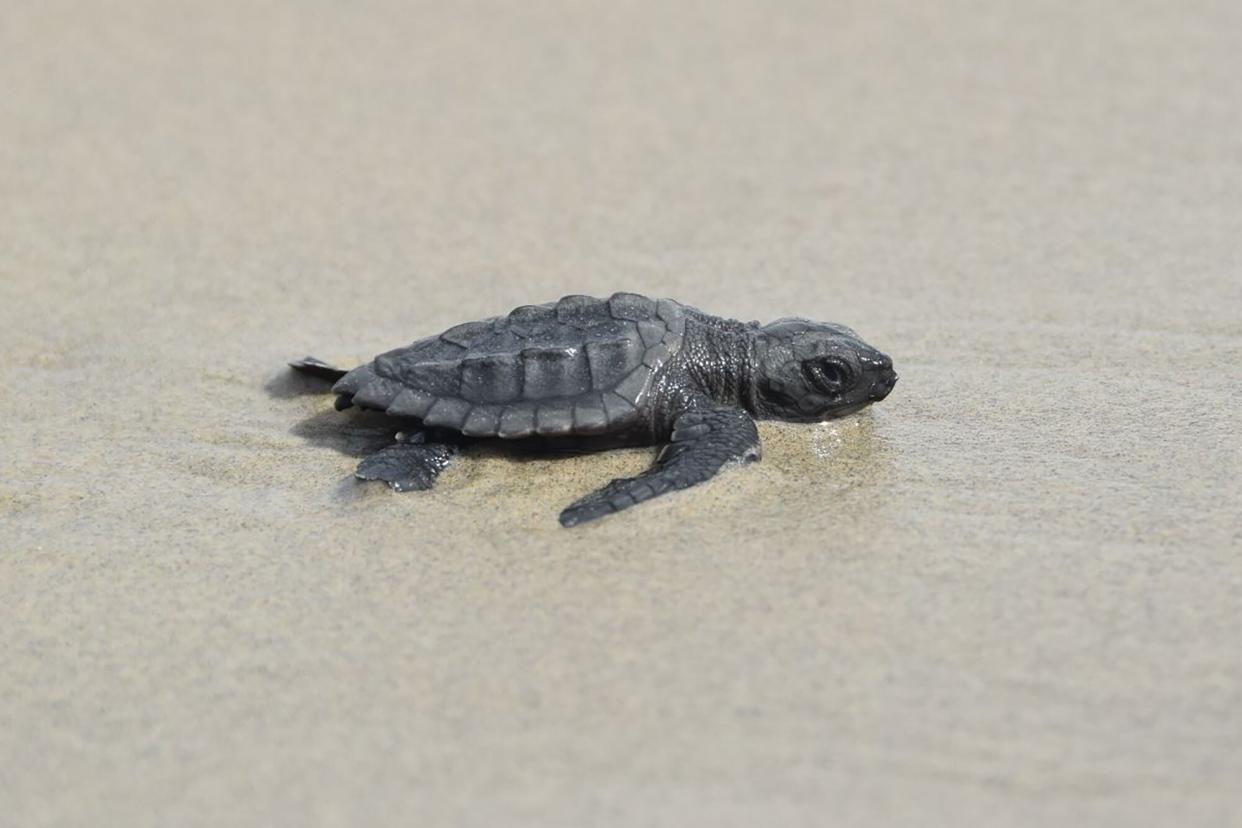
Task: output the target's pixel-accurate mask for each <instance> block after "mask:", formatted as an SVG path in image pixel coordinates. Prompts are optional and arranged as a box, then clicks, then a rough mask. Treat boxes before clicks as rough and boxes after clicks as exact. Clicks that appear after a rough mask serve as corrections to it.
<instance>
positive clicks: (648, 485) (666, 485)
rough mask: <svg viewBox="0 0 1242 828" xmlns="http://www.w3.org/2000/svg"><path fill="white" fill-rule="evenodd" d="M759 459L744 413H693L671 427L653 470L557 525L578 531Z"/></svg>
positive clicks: (708, 408) (711, 408)
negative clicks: (727, 468)
mask: <svg viewBox="0 0 1242 828" xmlns="http://www.w3.org/2000/svg"><path fill="white" fill-rule="evenodd" d="M759 454H760V450H759V431H758V429H756V428H755V421H754V420H753V419H751V417H750V415H749V414H747V413H746V412H745V411H743V410H741V409H740V408H731V407H728V406H719V405H715V404H703V405H700V406H697V407H694V408H691V409H689V410H687V411H685V412H683V413H682V414H680V415H679V416H678V417H677V419H676V420H674V421H673V434H672V437H671V438H670V441H669V443H668V445H666V446H665V447H664V449H663V450H662V451H661V452H660V456H659V458H658V459H657V460H656V464H655V465H654V466H652V467H651V468H650V469H648V470H647V471H645V472H643V473H642V474H640V475H638V476H637V477H629V478H620V479H617V480H614V481H612V482H611V483H609V484H608V485H607V486H604V487H603V488H602V489H600V490H599V491H596V492H593V493H591V494H589V495H587V496H586V497H584V498H582V499H581V500H578V501H577V502H575V503H573V504H571V505H570V506H569V507H567V508H566V509H565V511H563V512H561V525H562V526H577V525H578V524H579V523H586V522H587V521H589V520H595V519H596V518H599V517H603V516H604V515H608V514H612V513H613V512H620V511H621V510H622V509H628V508H629V507H631V506H633V505H634V504H636V503H641V502H642V501H644V500H650V499H651V498H653V497H657V496H659V495H662V494H665V493H666V492H671V491H675V490H677V489H685V488H688V487H690V486H693V485H695V484H696V483H702V482H703V481H705V480H709V479H711V478H712V477H715V476H716V474H717V473H718V472H719V471H720V470H721V469H723V468H724V467H725V466H726V465H728V464H729V463H735V462H746V461H751V460H758V459H759Z"/></svg>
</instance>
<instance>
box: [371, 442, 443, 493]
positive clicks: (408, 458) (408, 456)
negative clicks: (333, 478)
mask: <svg viewBox="0 0 1242 828" xmlns="http://www.w3.org/2000/svg"><path fill="white" fill-rule="evenodd" d="M456 454H457V447H456V446H451V445H448V444H446V443H422V442H418V443H397V444H395V445H391V446H389V447H388V448H384V449H380V450H379V451H377V452H376V453H375V454H372V455H371V456H369V457H367V458H366V459H364V460H363V461H362V462H361V463H359V464H358V470H357V471H355V472H354V476H355V477H357V478H358V479H359V480H382V481H384V482H385V483H387V484H388V486H389V488H391V489H392V490H393V491H397V492H412V491H421V490H425V489H430V488H431V487H432V486H434V485H435V483H436V478H437V477H439V476H440V473H441V472H443V471H444V470H445V469H447V468H448V467H449V463H451V462H452V461H453V456H454V455H456Z"/></svg>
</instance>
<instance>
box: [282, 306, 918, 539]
mask: <svg viewBox="0 0 1242 828" xmlns="http://www.w3.org/2000/svg"><path fill="white" fill-rule="evenodd" d="M291 365H292V366H293V367H294V368H296V369H298V370H299V371H302V372H304V373H307V374H311V375H314V376H319V377H323V378H326V379H331V380H335V381H336V384H335V385H334V386H333V388H332V390H333V392H334V393H336V395H337V400H336V406H337V408H338V409H344V408H348V407H349V406H351V405H357V406H359V407H361V408H366V409H374V410H377V411H383V412H386V413H387V414H389V415H391V416H393V417H398V418H403V419H405V420H408V421H410V422H412V423H413V424H414V426H413V429H412V430H410V431H409V432H408V436H403V437H402V439H401V441H400V442H398V443H396V444H395V445H392V446H389V447H388V448H386V449H383V450H381V451H380V452H378V453H376V454H373V455H371V456H370V457H367V458H366V459H365V460H363V461H362V463H361V464H360V465H359V466H358V471H357V476H358V477H360V478H362V479H363V480H383V481H385V482H386V483H388V484H389V485H390V486H391V487H392V488H394V489H397V490H399V491H403V490H408V489H429V488H431V486H432V485H434V483H435V480H436V477H437V476H438V475H439V474H440V472H442V471H443V470H444V469H445V468H446V467H447V466H448V464H449V462H450V461H451V459H452V457H453V455H454V453H455V451H456V447H457V446H459V445H461V444H462V443H463V442H467V441H469V440H472V439H489V438H499V439H502V440H519V439H534V440H541V441H545V442H547V441H551V442H556V443H565V444H570V443H572V444H573V445H574V446H575V447H576V448H587V449H590V448H604V447H615V446H619V445H655V444H665V445H664V449H663V450H662V451H661V452H660V455H659V458H658V459H657V461H656V465H655V466H653V467H652V468H651V469H649V470H647V471H645V472H643V473H642V474H640V475H638V476H637V477H633V478H629V479H622V480H614V481H612V482H611V483H609V484H608V485H607V486H604V487H603V488H602V489H600V490H599V491H597V492H595V493H593V494H590V495H587V496H586V497H584V498H582V499H581V500H579V501H577V502H576V503H573V504H571V505H570V506H569V507H568V508H566V509H565V510H564V511H563V512H561V523H562V524H563V525H565V526H574V525H576V524H578V523H582V522H584V521H588V520H593V519H594V518H597V517H601V516H602V515H606V514H609V513H611V512H618V511H621V510H622V509H626V508H628V507H630V506H633V505H634V504H635V503H639V502H641V501H644V500H648V499H650V498H652V497H655V496H656V495H660V494H664V493H665V492H669V491H673V490H674V489H684V488H686V487H688V486H693V485H694V484H696V483H701V482H703V481H704V480H707V479H709V478H711V477H713V476H714V475H715V474H716V473H717V472H719V471H720V470H721V469H722V468H723V467H724V466H726V465H728V464H729V463H732V462H737V461H745V460H757V459H759V433H758V431H757V430H756V428H755V418H759V419H775V420H789V421H794V422H818V421H820V420H825V419H828V418H831V417H839V416H843V415H845V414H850V413H853V412H855V411H858V410H859V409H861V408H863V407H864V406H866V405H869V404H870V403H872V402H875V401H877V400H882V399H884V398H885V397H886V396H887V395H888V393H889V392H890V391H891V390H892V389H893V385H894V383H896V382H897V375H896V374H895V373H894V372H893V364H892V361H891V360H890V359H889V358H888V357H887V356H885V355H884V354H882V353H880V352H879V351H877V350H875V349H874V348H872V347H870V346H869V345H867V344H866V343H864V342H863V341H862V340H861V339H859V338H858V335H857V334H856V333H854V331H852V330H850V329H849V328H846V327H843V326H841V325H831V324H826V323H821V322H810V321H807V320H805V319H780V320H778V321H776V322H773V323H771V324H769V325H763V326H760V325H759V323H758V322H750V323H742V322H737V321H734V320H732V319H720V318H718V317H715V316H710V315H708V314H706V313H703V312H702V311H699V310H696V309H694V308H691V307H688V306H686V305H682V304H679V303H677V302H674V301H673V300H671V299H658V300H657V299H648V298H647V297H645V296H639V295H637V294H634V293H616V294H613V295H612V296H611V297H609V298H608V299H595V298H592V297H590V296H566V297H565V298H563V299H561V300H560V301H559V302H555V303H548V304H545V305H524V306H523V307H520V308H517V309H516V310H514V311H513V312H512V313H510V314H509V315H508V316H497V317H495V318H492V319H485V320H483V321H481V322H467V323H465V324H464V325H458V326H457V327H455V328H450V329H449V330H447V331H445V332H444V333H442V334H440V335H438V336H431V337H428V338H426V339H420V340H418V341H417V342H415V343H413V344H412V345H408V346H406V347H404V348H398V349H397V350H395V351H389V352H387V353H384V354H380V355H379V356H378V357H376V358H375V359H374V360H373V361H372V362H370V363H368V364H366V365H363V366H362V367H360V368H355V369H354V370H352V371H348V372H346V371H342V370H339V369H336V368H333V367H331V366H329V365H327V364H325V363H323V362H320V361H319V360H317V359H313V358H310V357H308V358H306V359H304V360H301V361H299V362H294V363H291Z"/></svg>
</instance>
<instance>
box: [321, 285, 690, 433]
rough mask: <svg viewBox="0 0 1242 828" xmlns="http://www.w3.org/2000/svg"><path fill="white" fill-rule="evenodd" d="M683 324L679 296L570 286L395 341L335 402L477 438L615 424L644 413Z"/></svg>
mask: <svg viewBox="0 0 1242 828" xmlns="http://www.w3.org/2000/svg"><path fill="white" fill-rule="evenodd" d="M685 328H686V316H685V311H684V309H683V307H682V306H681V305H680V304H678V303H677V302H674V301H672V300H671V299H660V300H655V299H648V298H647V297H645V296H640V295H638V294H636V293H615V294H613V295H612V296H611V297H609V298H608V299H596V298H593V297H590V296H566V297H564V298H563V299H561V300H560V301H559V302H554V303H548V304H544V305H524V306H522V307H520V308H517V309H515V310H514V311H512V312H511V313H510V314H509V315H507V316H497V317H494V318H492V319H484V320H482V321H480V322H467V323H465V324H463V325H458V326H456V327H454V328H450V329H449V330H447V331H445V332H444V333H442V334H440V335H439V336H432V337H428V338H426V339H421V340H419V341H417V342H415V343H413V344H412V345H408V346H406V347H404V348H398V349H397V350H395V351H388V352H387V353H384V354H381V355H379V356H378V357H376V358H375V359H374V360H373V361H372V362H370V363H368V364H367V365H363V366H361V367H360V368H355V369H354V370H353V371H350V372H349V373H348V374H346V375H345V376H344V377H342V378H341V379H340V381H338V382H337V384H336V385H335V387H334V388H333V389H332V390H333V391H334V392H335V393H337V394H338V395H340V398H339V399H338V404H339V403H342V402H343V403H345V404H348V403H353V404H356V405H359V406H361V407H363V408H372V409H376V410H380V411H385V412H387V413H388V414H391V415H393V416H397V417H415V418H418V419H420V420H422V422H423V424H424V425H427V426H435V427H439V428H450V429H455V430H457V431H460V432H462V433H463V434H466V435H469V436H472V437H501V438H504V439H517V438H521V437H530V436H532V435H548V436H554V435H568V434H574V435H577V434H606V433H611V432H616V431H621V430H624V429H625V428H627V427H629V426H631V425H634V424H635V423H636V422H638V421H639V420H640V418H641V415H640V412H641V411H642V410H643V408H644V407H645V405H646V401H647V397H648V394H649V391H650V387H651V381H652V376H653V375H654V373H655V372H656V371H657V370H658V369H659V368H660V367H661V366H662V365H664V364H665V363H666V362H668V360H669V359H670V358H671V357H672V356H673V355H674V354H676V353H677V352H678V351H679V350H680V349H681V346H682V337H683V335H684V333H685Z"/></svg>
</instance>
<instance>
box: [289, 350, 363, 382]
mask: <svg viewBox="0 0 1242 828" xmlns="http://www.w3.org/2000/svg"><path fill="white" fill-rule="evenodd" d="M289 367H290V368H292V369H293V370H295V371H297V372H298V373H299V374H306V375H307V376H308V377H318V378H319V379H324V380H328V381H329V382H336V381H337V380H339V379H340V378H341V377H343V376H345V375H346V374H348V373H349V371H347V370H344V369H342V368H337V367H336V366H335V365H329V364H328V363H326V362H324V361H323V360H322V359H316V358H315V357H313V356H308V357H303V358H302V359H299V360H296V361H294V362H290V363H289Z"/></svg>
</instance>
